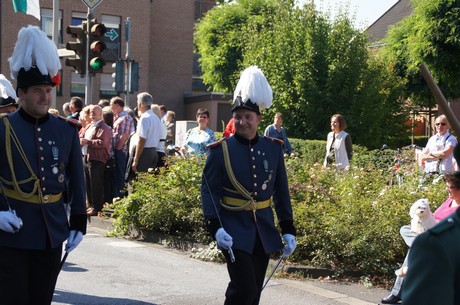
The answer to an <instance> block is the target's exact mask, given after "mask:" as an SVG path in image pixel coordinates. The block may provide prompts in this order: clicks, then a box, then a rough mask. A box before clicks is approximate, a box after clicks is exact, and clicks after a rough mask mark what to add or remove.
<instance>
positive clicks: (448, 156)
mask: <svg viewBox="0 0 460 305" xmlns="http://www.w3.org/2000/svg"><path fill="white" fill-rule="evenodd" d="M434 125H435V126H436V134H435V135H433V136H432V137H431V138H429V139H428V143H427V144H426V147H425V148H424V149H423V151H422V154H423V155H422V160H423V161H425V172H426V173H434V172H437V173H439V174H443V173H444V172H446V173H451V172H453V171H454V165H453V159H452V153H453V151H454V148H455V146H456V145H457V139H456V138H455V136H453V135H451V134H450V133H449V123H448V122H447V117H446V116H445V115H444V114H441V115H440V116H438V117H437V118H436V120H435V123H434Z"/></svg>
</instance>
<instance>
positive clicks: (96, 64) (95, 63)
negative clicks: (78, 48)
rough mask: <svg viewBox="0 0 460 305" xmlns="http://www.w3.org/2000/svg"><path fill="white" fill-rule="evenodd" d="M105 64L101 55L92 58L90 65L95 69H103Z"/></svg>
mask: <svg viewBox="0 0 460 305" xmlns="http://www.w3.org/2000/svg"><path fill="white" fill-rule="evenodd" d="M103 66H104V61H103V60H102V59H101V58H100V57H95V58H93V59H91V62H90V63H89V67H90V68H91V69H92V70H95V71H99V70H101V69H102V67H103Z"/></svg>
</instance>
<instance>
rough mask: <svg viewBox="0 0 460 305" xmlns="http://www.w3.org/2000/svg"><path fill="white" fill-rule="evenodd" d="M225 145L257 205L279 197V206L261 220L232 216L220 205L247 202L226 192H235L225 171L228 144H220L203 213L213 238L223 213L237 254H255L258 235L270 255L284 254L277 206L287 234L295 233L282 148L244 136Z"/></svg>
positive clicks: (212, 157) (205, 187) (206, 183)
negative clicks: (225, 201) (229, 199)
mask: <svg viewBox="0 0 460 305" xmlns="http://www.w3.org/2000/svg"><path fill="white" fill-rule="evenodd" d="M225 141H226V142H227V144H228V150H229V154H230V160H231V166H232V168H233V172H234V174H235V176H236V179H237V180H238V181H239V183H240V184H241V185H243V186H244V187H245V188H246V190H248V191H249V192H252V193H253V198H254V199H255V200H256V201H264V200H267V199H270V197H272V196H273V205H272V206H270V207H268V208H264V209H259V210H257V212H256V219H257V220H256V221H255V220H254V216H253V212H252V211H229V210H226V209H225V208H223V207H222V206H221V205H220V200H221V197H222V196H228V197H233V198H240V199H244V198H243V196H241V195H240V194H236V193H234V192H229V191H226V190H224V187H225V188H228V189H233V190H234V187H233V186H232V184H231V182H230V179H229V177H228V175H227V171H226V169H225V164H224V157H223V152H222V145H220V144H218V145H215V146H214V147H211V149H210V151H209V154H208V157H207V160H206V165H205V168H204V172H203V178H202V180H203V181H202V188H201V196H202V206H203V212H204V216H205V221H206V224H207V228H208V230H209V232H210V234H211V235H212V236H213V237H214V235H215V232H216V231H217V229H218V228H219V227H220V223H219V221H218V220H217V213H218V214H219V216H220V218H221V220H222V225H223V227H224V229H225V230H226V231H227V233H228V234H230V235H231V236H232V238H233V247H232V248H233V249H234V250H235V249H236V250H242V251H245V252H247V253H250V254H252V252H253V249H254V245H255V242H256V236H257V235H256V234H259V236H260V239H261V241H262V245H263V247H264V250H265V253H266V254H268V253H273V252H275V251H277V250H280V249H282V247H283V244H282V241H281V237H280V233H279V232H278V230H277V228H276V226H275V223H274V214H273V208H272V207H273V206H274V208H275V211H276V214H277V217H278V221H279V223H280V226H281V231H282V233H283V234H285V233H290V234H293V235H295V229H294V226H293V217H292V207H291V199H290V196H289V189H288V181H287V175H286V169H285V166H284V157H283V148H282V145H281V143H279V142H278V141H276V140H274V139H271V138H263V137H259V136H258V135H257V137H256V138H255V139H253V140H251V141H249V140H246V139H244V138H242V137H240V136H238V134H236V135H234V136H233V137H230V138H228V139H226V140H225ZM211 196H212V199H213V200H214V203H215V206H214V204H213V202H212V199H211ZM216 209H217V211H216Z"/></svg>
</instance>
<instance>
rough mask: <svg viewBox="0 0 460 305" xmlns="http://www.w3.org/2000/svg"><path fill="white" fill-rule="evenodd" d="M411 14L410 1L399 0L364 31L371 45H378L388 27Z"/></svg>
mask: <svg viewBox="0 0 460 305" xmlns="http://www.w3.org/2000/svg"><path fill="white" fill-rule="evenodd" d="M411 13H412V6H411V0H399V1H398V2H396V3H395V4H394V5H393V6H392V7H390V8H389V9H388V10H387V11H386V12H385V13H384V14H383V15H382V16H380V18H379V19H377V20H376V21H375V22H374V23H372V24H371V25H370V26H369V27H368V28H367V30H366V32H367V34H368V35H369V41H370V42H371V45H375V44H378V43H379V42H380V41H381V40H382V39H383V38H385V36H386V35H387V32H388V29H389V27H390V25H393V24H396V23H398V22H399V21H401V20H402V19H404V18H405V17H407V16H409V15H410V14H411Z"/></svg>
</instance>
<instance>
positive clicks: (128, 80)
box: [125, 17, 131, 106]
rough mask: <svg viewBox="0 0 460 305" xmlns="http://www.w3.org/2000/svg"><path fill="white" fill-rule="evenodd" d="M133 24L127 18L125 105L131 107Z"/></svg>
mask: <svg viewBox="0 0 460 305" xmlns="http://www.w3.org/2000/svg"><path fill="white" fill-rule="evenodd" d="M130 24H131V22H130V20H129V17H127V18H126V21H125V40H126V56H125V62H126V70H125V71H127V73H126V81H125V92H126V95H125V104H126V105H128V106H130V105H129V88H128V86H129V85H128V84H129V82H130V79H129V78H130V77H131V73H130V67H131V65H130V64H129V56H130V49H129V36H130V30H131V26H130Z"/></svg>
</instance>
